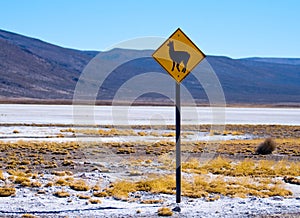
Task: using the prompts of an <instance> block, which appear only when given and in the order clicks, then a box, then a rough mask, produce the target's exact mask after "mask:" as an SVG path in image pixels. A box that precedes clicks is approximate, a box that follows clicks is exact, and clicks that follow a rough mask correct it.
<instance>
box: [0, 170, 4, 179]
mask: <svg viewBox="0 0 300 218" xmlns="http://www.w3.org/2000/svg"><path fill="white" fill-rule="evenodd" d="M0 180H3V181H4V180H5V177H4V175H3V171H2V170H0Z"/></svg>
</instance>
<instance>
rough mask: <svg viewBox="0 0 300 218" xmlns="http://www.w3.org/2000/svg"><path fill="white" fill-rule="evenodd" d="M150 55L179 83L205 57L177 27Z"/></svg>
mask: <svg viewBox="0 0 300 218" xmlns="http://www.w3.org/2000/svg"><path fill="white" fill-rule="evenodd" d="M152 57H153V58H154V59H155V60H156V61H157V62H158V63H159V64H160V65H161V66H162V67H163V68H164V69H165V70H166V71H167V72H168V73H169V74H170V75H171V76H172V77H173V78H174V79H175V80H176V81H177V82H178V83H180V82H181V81H182V80H183V79H184V78H185V77H186V76H187V75H188V74H189V73H190V72H191V71H192V70H193V69H194V68H195V67H196V66H197V64H199V63H200V62H201V61H202V60H203V59H204V58H205V54H203V53H202V51H201V50H200V49H199V48H198V47H197V46H196V45H195V44H194V43H193V42H192V41H191V40H190V39H189V38H188V37H187V36H186V35H185V34H184V32H182V30H181V29H180V28H178V29H177V30H176V31H175V32H174V33H173V34H172V35H171V36H170V37H169V38H168V39H167V40H166V41H165V42H164V43H163V44H162V45H161V46H160V47H159V48H158V49H157V50H156V51H155V52H154V53H153V54H152Z"/></svg>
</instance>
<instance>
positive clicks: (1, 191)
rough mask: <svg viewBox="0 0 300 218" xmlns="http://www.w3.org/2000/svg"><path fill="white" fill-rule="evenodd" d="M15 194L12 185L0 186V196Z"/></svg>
mask: <svg viewBox="0 0 300 218" xmlns="http://www.w3.org/2000/svg"><path fill="white" fill-rule="evenodd" d="M15 194H16V189H15V188H12V187H0V197H9V196H12V195H15Z"/></svg>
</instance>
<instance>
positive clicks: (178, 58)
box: [167, 41, 190, 73]
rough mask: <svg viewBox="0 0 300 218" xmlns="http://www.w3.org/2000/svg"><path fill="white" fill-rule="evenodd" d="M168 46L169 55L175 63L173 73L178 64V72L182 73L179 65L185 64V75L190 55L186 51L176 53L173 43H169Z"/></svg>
mask: <svg viewBox="0 0 300 218" xmlns="http://www.w3.org/2000/svg"><path fill="white" fill-rule="evenodd" d="M167 46H169V55H170V58H171V59H172V61H173V66H172V71H173V70H174V67H175V63H176V68H177V70H178V72H180V69H179V65H180V63H181V62H182V63H183V69H182V72H183V73H185V71H186V66H187V62H188V61H189V59H190V54H189V53H188V52H186V51H175V50H174V42H173V41H169V43H168V44H167Z"/></svg>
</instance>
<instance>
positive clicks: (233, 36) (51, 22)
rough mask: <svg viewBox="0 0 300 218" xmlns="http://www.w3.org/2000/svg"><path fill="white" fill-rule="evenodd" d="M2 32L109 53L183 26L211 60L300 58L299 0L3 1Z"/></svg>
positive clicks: (0, 15) (0, 17) (1, 3)
mask: <svg viewBox="0 0 300 218" xmlns="http://www.w3.org/2000/svg"><path fill="white" fill-rule="evenodd" d="M0 9H1V13H0V29H4V30H8V31H12V32H16V33H20V34H23V35H27V36H31V37H35V38H39V39H42V40H44V41H47V42H50V43H53V44H57V45H60V46H63V47H69V48H75V49H81V50H103V49H105V48H107V47H110V46H111V45H113V44H116V43H118V42H120V41H124V40H128V39H132V38H137V37H145V36H158V37H164V38H167V37H168V36H169V35H171V34H172V33H173V32H174V31H175V30H176V29H177V28H178V27H180V28H181V29H182V30H183V31H184V32H185V33H186V34H187V35H188V36H189V37H190V38H191V39H192V40H193V41H194V42H195V43H196V44H197V45H198V47H200V49H201V50H202V51H203V52H204V53H206V54H207V55H225V56H229V57H232V58H242V57H253V56H256V57H257V56H259V57H298V58H300V28H299V27H300V25H299V21H300V1H298V0H285V1H283V0H206V1H202V0H194V1H192V0H190V1H189V0H149V1H147V0H144V1H142V0H126V1H125V0H124V1H123V0H1V1H0Z"/></svg>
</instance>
